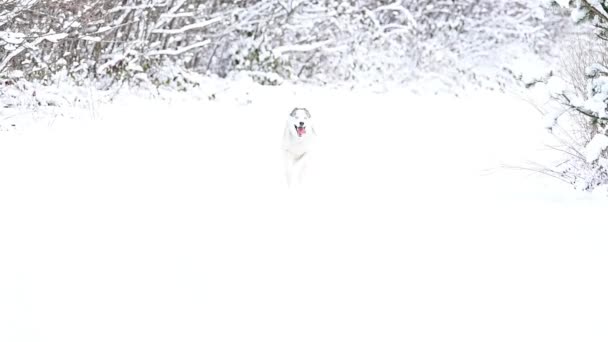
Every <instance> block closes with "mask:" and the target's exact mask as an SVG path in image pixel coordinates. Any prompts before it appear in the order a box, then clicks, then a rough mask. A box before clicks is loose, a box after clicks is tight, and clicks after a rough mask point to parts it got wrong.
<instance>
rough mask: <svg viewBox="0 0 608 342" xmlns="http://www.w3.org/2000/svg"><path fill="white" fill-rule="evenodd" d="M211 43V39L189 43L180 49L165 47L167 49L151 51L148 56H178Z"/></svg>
mask: <svg viewBox="0 0 608 342" xmlns="http://www.w3.org/2000/svg"><path fill="white" fill-rule="evenodd" d="M209 44H210V41H209V40H206V41H202V42H198V43H195V44H192V45H188V46H185V47H183V48H179V49H165V50H156V51H150V52H148V53H147V56H162V55H167V56H178V55H181V54H183V53H186V52H188V51H190V50H194V49H196V48H200V47H203V46H207V45H209Z"/></svg>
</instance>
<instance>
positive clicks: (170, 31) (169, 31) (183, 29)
mask: <svg viewBox="0 0 608 342" xmlns="http://www.w3.org/2000/svg"><path fill="white" fill-rule="evenodd" d="M222 20H223V18H222V17H216V18H212V19H209V20H207V21H203V22H200V23H194V24H190V25H186V26H183V27H180V28H178V29H156V30H154V31H152V33H158V34H180V33H185V32H187V31H191V30H196V29H202V28H205V27H207V26H209V25H213V24H215V23H219V22H221V21H222Z"/></svg>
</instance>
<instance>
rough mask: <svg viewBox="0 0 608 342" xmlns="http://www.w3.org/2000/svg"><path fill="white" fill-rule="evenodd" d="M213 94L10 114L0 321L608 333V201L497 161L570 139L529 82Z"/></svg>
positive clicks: (468, 335)
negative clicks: (449, 88) (556, 134)
mask: <svg viewBox="0 0 608 342" xmlns="http://www.w3.org/2000/svg"><path fill="white" fill-rule="evenodd" d="M210 92H211V91H210ZM214 94H215V98H214V99H213V100H192V99H188V98H186V97H179V98H177V97H176V98H175V99H174V100H173V101H168V100H163V101H161V100H144V99H141V98H135V97H122V98H120V99H119V100H117V101H116V102H115V103H112V104H107V105H99V106H97V107H95V108H94V110H93V109H92V110H91V112H85V114H84V115H83V117H82V118H81V119H80V120H68V119H61V118H60V119H57V120H54V121H53V124H52V125H50V126H49V125H48V124H44V123H40V122H39V123H38V124H36V125H32V126H31V127H29V128H28V129H25V130H21V131H17V132H8V133H7V132H5V133H2V134H0V165H1V167H0V225H1V226H0V341H11V342H18V341H41V342H42V341H44V342H51V341H57V342H68V341H78V342H85V341H86V342H93V341H104V342H106V341H112V342H119V341H125V342H133V341H146V342H149V341H175V342H185V341H210V342H211V341H213V342H215V341H266V342H269V341H281V342H286V341H307V342H308V341H315V342H321V341H328V342H329V341H332V342H334V341H349V342H350V341H483V342H487V341H492V342H496V341H518V342H523V341H534V342H537V341H552V342H553V341H586V342H590V341H605V340H606V338H608V331H607V330H606V329H605V327H606V325H605V322H606V321H607V320H608V311H607V309H606V308H608V290H607V289H608V274H607V273H606V272H605V270H606V263H607V262H608V248H606V246H607V245H608V231H607V229H608V228H607V227H608V225H607V224H606V223H605V222H604V221H605V220H604V216H605V214H603V213H604V212H605V208H606V205H607V204H608V201H607V200H606V199H604V198H600V197H598V196H592V195H586V194H582V193H578V192H574V191H573V190H571V189H570V188H569V187H568V186H567V185H565V184H561V183H560V182H559V181H556V180H553V179H550V178H547V177H543V176H539V175H536V174H531V173H525V172H521V171H509V170H507V169H504V168H500V167H499V166H500V165H502V164H509V165H523V164H525V162H526V161H529V160H533V161H541V162H542V161H547V160H551V159H552V158H553V157H554V156H552V155H551V154H550V153H549V150H548V149H546V148H545V147H544V145H543V144H544V143H545V142H546V141H547V137H546V136H545V134H546V133H545V131H544V129H543V120H542V118H541V117H540V115H539V114H538V113H537V112H536V111H535V110H534V108H533V107H532V106H531V105H530V104H529V103H527V102H526V101H523V100H522V99H521V98H520V97H518V96H515V95H508V94H497V93H483V92H478V93H472V94H469V95H467V96H463V97H459V98H456V97H449V96H425V95H411V94H409V93H405V92H399V91H391V92H388V93H373V92H369V91H346V90H331V89H321V88H309V87H308V88H307V87H291V86H283V87H266V88H263V87H250V88H247V90H244V88H242V87H236V84H235V87H234V88H225V89H222V90H221V91H218V92H215V93H214ZM208 95H210V94H205V96H202V98H206V97H207V96H208ZM294 106H305V107H308V108H309V109H310V111H311V112H312V114H313V117H314V119H315V120H316V123H317V129H316V130H317V133H318V134H319V139H318V143H317V145H316V150H315V159H314V160H313V162H314V163H313V164H312V168H311V170H310V173H309V178H308V184H307V185H306V186H304V187H302V188H300V189H297V190H288V189H287V188H286V186H285V185H284V178H283V170H282V163H281V159H280V150H279V147H280V142H281V137H282V129H283V125H284V118H285V115H286V113H288V112H289V111H290V110H291V108H292V107H294Z"/></svg>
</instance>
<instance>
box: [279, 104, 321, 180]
mask: <svg viewBox="0 0 608 342" xmlns="http://www.w3.org/2000/svg"><path fill="white" fill-rule="evenodd" d="M315 136H316V132H315V129H314V126H313V124H312V119H311V115H310V112H309V111H308V110H307V109H306V108H294V109H293V110H292V111H291V113H290V114H289V117H288V118H287V124H286V126H285V131H284V133H283V154H284V161H285V177H286V179H287V185H289V186H291V185H293V184H301V183H302V181H303V179H304V175H305V173H306V169H307V167H308V165H307V164H308V160H309V159H310V150H311V145H312V142H313V140H314V137H315Z"/></svg>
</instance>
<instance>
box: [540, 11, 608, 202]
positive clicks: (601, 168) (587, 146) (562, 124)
mask: <svg viewBox="0 0 608 342" xmlns="http://www.w3.org/2000/svg"><path fill="white" fill-rule="evenodd" d="M553 6H562V7H566V8H568V9H569V10H570V11H571V13H570V17H571V19H572V20H574V21H575V22H577V23H579V24H580V27H581V28H582V30H581V33H579V35H578V38H576V40H575V41H574V43H573V44H570V45H569V46H568V48H567V50H565V51H567V52H566V53H564V57H563V63H562V67H561V69H560V70H558V72H557V74H556V75H555V77H553V80H552V81H551V82H550V83H549V89H550V91H551V93H552V97H553V99H554V100H556V101H557V103H559V104H560V105H561V108H560V109H557V110H553V111H551V112H550V113H549V115H548V118H549V120H548V121H550V128H551V129H552V131H553V132H554V133H555V134H556V136H558V137H559V139H560V140H561V141H562V142H563V146H561V147H559V148H560V149H562V150H563V151H564V152H565V155H566V160H565V161H564V162H563V163H561V164H560V165H559V166H558V167H556V168H554V169H552V170H550V172H551V173H552V174H554V175H558V176H559V177H560V178H562V179H565V180H567V181H569V182H570V183H572V184H573V185H574V186H575V187H577V188H580V189H584V190H594V189H596V188H598V187H600V188H605V185H606V184H608V114H607V109H608V107H607V104H608V54H606V51H607V50H606V47H607V45H606V43H605V38H606V37H608V13H607V11H606V10H607V9H608V1H604V0H601V1H600V0H595V1H588V0H577V1H571V2H559V3H558V2H553ZM556 128H558V129H556Z"/></svg>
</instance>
